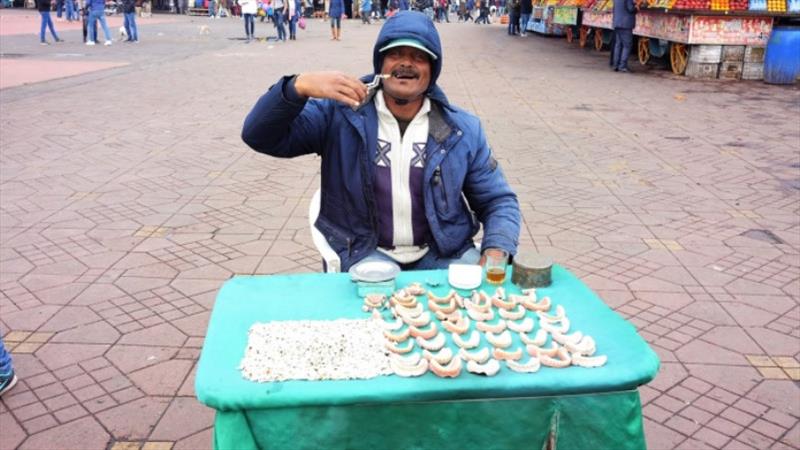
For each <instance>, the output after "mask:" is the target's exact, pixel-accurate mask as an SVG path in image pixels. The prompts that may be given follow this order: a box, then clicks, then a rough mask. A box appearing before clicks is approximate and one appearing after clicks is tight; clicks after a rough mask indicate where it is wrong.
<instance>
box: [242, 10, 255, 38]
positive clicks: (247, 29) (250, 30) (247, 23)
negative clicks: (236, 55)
mask: <svg viewBox="0 0 800 450" xmlns="http://www.w3.org/2000/svg"><path fill="white" fill-rule="evenodd" d="M254 19H255V17H253V15H252V14H248V13H245V14H244V33H245V34H246V35H247V39H252V38H253V34H255V27H256V24H255V20H254Z"/></svg>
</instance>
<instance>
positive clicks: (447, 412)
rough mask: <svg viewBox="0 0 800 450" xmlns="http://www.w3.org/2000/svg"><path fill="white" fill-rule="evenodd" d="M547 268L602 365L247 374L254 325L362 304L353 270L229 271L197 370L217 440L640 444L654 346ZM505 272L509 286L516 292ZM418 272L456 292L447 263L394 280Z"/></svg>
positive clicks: (357, 444)
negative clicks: (350, 374) (364, 376)
mask: <svg viewBox="0 0 800 450" xmlns="http://www.w3.org/2000/svg"><path fill="white" fill-rule="evenodd" d="M552 278H553V284H552V285H551V286H550V287H548V288H542V289H539V290H537V293H538V295H539V296H540V297H541V296H544V295H547V296H550V297H551V299H552V301H553V305H554V306H553V308H555V305H557V304H560V305H563V307H564V308H565V309H566V311H567V316H568V317H569V319H570V321H571V323H572V326H571V328H570V330H580V331H583V332H584V333H585V334H589V335H591V336H592V337H594V339H595V341H596V342H597V352H598V354H604V355H607V356H608V362H607V364H606V365H605V366H603V367H599V368H592V369H589V368H583V367H569V368H565V369H554V368H549V367H542V368H541V369H540V370H539V371H538V372H536V373H533V374H521V373H516V372H512V371H510V370H509V369H508V368H507V367H505V365H504V364H503V368H502V369H501V371H500V372H499V373H498V374H497V375H496V376H494V377H490V378H487V377H482V376H478V375H474V374H471V373H468V372H466V370H464V371H463V372H462V373H461V375H460V376H459V377H457V378H455V379H441V378H437V377H436V376H435V375H433V374H431V373H427V374H425V375H423V376H422V377H419V378H401V377H398V376H394V375H392V376H381V377H377V378H372V379H368V380H347V381H286V382H274V383H254V382H251V381H248V380H246V379H244V378H243V377H242V375H241V373H240V371H239V369H238V367H239V364H240V362H241V359H242V357H243V355H244V350H245V346H246V345H247V341H248V330H249V328H250V327H251V326H252V325H253V324H254V323H256V322H268V321H279V320H332V319H338V318H348V319H353V318H366V317H367V314H366V313H364V312H363V311H362V310H361V305H362V302H361V299H360V298H358V297H357V295H356V287H355V285H354V284H353V283H352V282H351V281H350V278H349V276H348V275H347V274H303V275H275V276H248V277H235V278H233V279H231V280H229V281H228V282H226V283H225V285H224V286H223V287H222V289H221V290H220V292H219V295H218V296H217V300H216V304H215V306H214V310H213V312H212V315H211V320H210V322H209V327H208V333H207V336H206V340H205V343H204V346H203V350H202V353H201V356H200V362H199V366H198V370H197V378H196V392H197V397H198V399H199V400H200V401H201V402H202V403H204V404H206V405H208V406H210V407H211V408H214V409H216V419H215V425H214V447H215V448H216V449H217V450H224V449H255V448H292V449H299V448H364V449H377V448H403V449H413V448H436V449H448V448H453V449H463V448H481V449H492V448H498V449H501V448H503V449H505V448H536V449H539V448H545V446H546V445H549V446H550V448H558V449H562V450H563V449H570V448H574V449H583V448H593V449H601V448H613V449H625V448H631V449H633V448H636V449H639V448H644V447H645V446H646V445H645V439H644V433H643V429H642V415H641V404H640V401H639V394H638V390H637V387H639V386H640V385H642V384H645V383H647V382H649V381H650V380H652V379H653V377H654V376H655V374H656V372H657V370H658V366H659V361H658V358H657V356H656V355H655V353H654V352H653V351H652V350H651V349H650V347H649V346H648V345H647V344H646V343H645V342H644V340H642V338H641V337H640V336H639V335H638V334H637V333H636V330H635V329H634V327H633V326H632V325H630V324H629V323H628V322H626V321H625V320H623V319H622V318H621V317H620V316H618V315H617V314H616V313H615V312H614V311H612V310H611V309H609V308H608V307H607V306H606V305H605V304H604V303H603V302H602V301H601V300H600V299H599V298H598V297H597V296H596V295H595V294H594V293H593V292H592V291H591V290H590V289H589V288H588V287H586V286H585V285H584V284H583V283H582V282H581V281H580V280H578V279H577V278H576V277H575V276H573V275H572V274H570V273H569V272H568V271H567V270H565V269H564V268H561V267H559V266H554V268H553V277H552ZM508 280H510V277H509V278H508V279H507V281H506V285H505V288H506V291H507V292H509V293H519V289H518V288H516V287H515V286H513V285H512V284H511V283H510V281H508ZM413 281H419V282H422V283H426V282H431V283H432V284H436V283H438V284H439V285H438V286H437V287H433V288H429V289H430V290H431V291H432V292H434V293H435V294H437V295H444V294H446V293H447V292H448V291H449V290H450V287H449V286H448V284H447V272H446V271H442V270H440V271H417V272H414V271H409V272H402V273H401V274H400V275H399V276H398V278H397V286H398V288H399V287H403V286H406V285H407V284H409V283H411V282H413ZM426 287H428V286H426ZM482 289H484V290H486V291H487V292H488V293H493V292H494V287H491V286H485V285H484V286H482ZM460 293H461V294H464V295H466V294H467V292H464V291H460ZM423 304H424V302H423ZM472 327H473V328H474V324H473V325H472ZM515 339H516V341H515V342H516V345H519V341H518V337H515ZM448 342H451V341H450V339H449V338H448ZM451 346H452V344H451ZM453 348H455V347H453Z"/></svg>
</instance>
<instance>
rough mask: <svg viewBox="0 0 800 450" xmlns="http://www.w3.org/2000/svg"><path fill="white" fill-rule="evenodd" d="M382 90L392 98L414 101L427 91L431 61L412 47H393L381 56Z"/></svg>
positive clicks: (423, 53) (420, 51) (422, 52)
mask: <svg viewBox="0 0 800 450" xmlns="http://www.w3.org/2000/svg"><path fill="white" fill-rule="evenodd" d="M381 73H383V74H391V75H392V76H391V77H390V78H387V79H385V80H383V89H384V90H385V91H386V93H387V94H389V95H390V96H392V97H394V98H399V99H404V100H414V99H416V98H417V97H419V96H420V95H422V93H424V92H425V91H426V90H427V89H428V83H430V81H431V61H430V58H429V56H428V54H427V53H425V52H424V51H422V50H419V49H416V48H414V47H395V48H390V49H389V50H386V52H385V53H384V54H383V67H382V69H381Z"/></svg>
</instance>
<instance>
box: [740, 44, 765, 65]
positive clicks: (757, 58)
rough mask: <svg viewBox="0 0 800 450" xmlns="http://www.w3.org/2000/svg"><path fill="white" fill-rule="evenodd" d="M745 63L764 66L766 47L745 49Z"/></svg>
mask: <svg viewBox="0 0 800 450" xmlns="http://www.w3.org/2000/svg"><path fill="white" fill-rule="evenodd" d="M744 62H746V63H760V64H761V65H762V66H763V65H764V47H751V46H749V45H748V46H747V47H745V48H744Z"/></svg>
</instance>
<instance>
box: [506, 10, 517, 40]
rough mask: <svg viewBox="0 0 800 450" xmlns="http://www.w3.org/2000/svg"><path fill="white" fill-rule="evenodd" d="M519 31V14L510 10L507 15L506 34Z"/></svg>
mask: <svg viewBox="0 0 800 450" xmlns="http://www.w3.org/2000/svg"><path fill="white" fill-rule="evenodd" d="M518 33H519V14H517V13H514V12H512V13H511V14H509V15H508V34H511V35H514V34H518Z"/></svg>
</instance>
